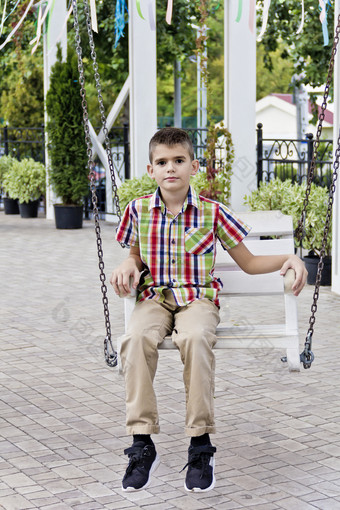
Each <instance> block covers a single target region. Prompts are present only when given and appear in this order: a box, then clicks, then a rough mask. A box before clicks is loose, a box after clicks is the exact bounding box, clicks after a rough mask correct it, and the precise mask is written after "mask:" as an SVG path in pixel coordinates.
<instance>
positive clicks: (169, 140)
mask: <svg viewBox="0 0 340 510" xmlns="http://www.w3.org/2000/svg"><path fill="white" fill-rule="evenodd" d="M160 144H162V145H167V146H168V147H172V146H173V145H183V146H184V147H185V148H186V149H187V150H188V152H189V156H190V159H191V160H193V159H195V155H194V147H193V145H192V141H191V139H190V137H189V135H188V133H187V132H186V131H184V129H180V128H175V127H165V128H162V129H160V130H159V131H157V132H156V133H155V134H154V135H153V137H152V138H151V140H150V143H149V159H150V163H151V164H152V154H153V151H154V149H155V147H156V145H160Z"/></svg>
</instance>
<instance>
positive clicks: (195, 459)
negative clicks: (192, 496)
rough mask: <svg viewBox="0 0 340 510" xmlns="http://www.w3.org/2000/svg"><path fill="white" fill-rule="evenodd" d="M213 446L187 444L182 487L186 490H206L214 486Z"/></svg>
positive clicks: (214, 450) (214, 449)
mask: <svg viewBox="0 0 340 510" xmlns="http://www.w3.org/2000/svg"><path fill="white" fill-rule="evenodd" d="M215 452H216V448H215V446H211V445H204V446H189V450H188V454H189V458H188V463H187V464H186V466H184V468H183V469H185V468H186V467H187V466H188V471H187V475H186V477H185V482H184V488H185V490H187V491H188V492H208V491H210V490H211V489H213V488H214V487H215V482H216V480H215V475H214V468H215V459H214V453H215Z"/></svg>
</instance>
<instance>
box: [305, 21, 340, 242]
mask: <svg viewBox="0 0 340 510" xmlns="http://www.w3.org/2000/svg"><path fill="white" fill-rule="evenodd" d="M339 36H340V14H339V16H338V25H337V27H336V30H335V35H334V41H333V47H332V53H331V59H330V62H329V67H328V75H327V82H326V86H325V92H324V95H323V102H322V105H321V112H320V115H319V121H318V126H317V130H316V138H315V141H314V146H313V155H312V160H311V164H310V167H309V171H308V175H307V186H306V195H305V198H304V201H303V207H302V211H301V218H300V220H299V221H298V225H297V228H296V230H295V237H296V239H297V240H298V241H301V238H302V234H303V226H304V220H305V216H306V209H307V205H308V200H309V195H310V191H311V186H312V182H313V178H314V173H315V166H316V159H317V156H318V150H319V146H320V137H321V132H322V123H323V121H324V119H325V111H326V108H327V101H328V96H329V91H330V87H331V83H332V79H333V74H334V61H335V55H336V52H337V47H338V43H339Z"/></svg>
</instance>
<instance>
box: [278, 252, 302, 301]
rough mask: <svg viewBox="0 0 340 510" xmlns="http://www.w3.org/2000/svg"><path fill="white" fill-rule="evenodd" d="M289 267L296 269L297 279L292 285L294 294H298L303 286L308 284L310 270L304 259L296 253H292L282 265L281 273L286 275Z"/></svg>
mask: <svg viewBox="0 0 340 510" xmlns="http://www.w3.org/2000/svg"><path fill="white" fill-rule="evenodd" d="M289 268H292V269H294V271H295V280H294V283H293V285H292V292H293V294H294V296H298V295H299V294H300V292H301V291H302V289H303V287H304V286H305V285H306V281H307V275H308V272H307V269H306V268H305V264H304V263H303V261H302V260H301V259H300V258H299V257H297V256H296V255H290V256H289V257H288V259H287V260H286V262H285V263H284V264H283V266H282V267H281V270H280V274H281V275H282V276H284V275H285V274H286V272H287V271H288V269H289Z"/></svg>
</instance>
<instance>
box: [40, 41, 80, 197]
mask: <svg viewBox="0 0 340 510" xmlns="http://www.w3.org/2000/svg"><path fill="white" fill-rule="evenodd" d="M46 108H47V113H48V115H49V121H48V124H47V132H48V149H49V156H50V160H51V165H50V168H49V177H50V182H51V184H52V187H53V189H54V191H55V193H56V194H57V196H58V197H60V198H61V199H62V202H63V204H75V205H79V204H81V203H82V200H83V197H84V196H85V195H86V194H87V190H88V177H87V174H88V170H87V153H86V144H85V139H84V128H83V114H82V106H81V97H80V86H79V83H78V63H77V55H76V53H75V52H74V50H72V49H70V48H69V50H68V56H67V61H66V62H62V54H61V48H60V46H59V47H58V52H57V62H56V63H55V65H54V66H53V67H52V72H51V77H50V88H49V91H48V93H47V97H46Z"/></svg>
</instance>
